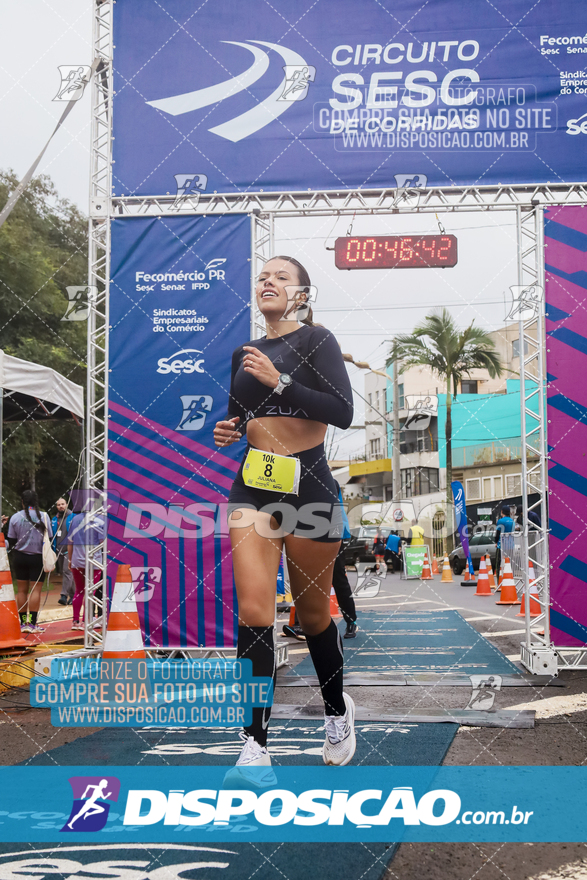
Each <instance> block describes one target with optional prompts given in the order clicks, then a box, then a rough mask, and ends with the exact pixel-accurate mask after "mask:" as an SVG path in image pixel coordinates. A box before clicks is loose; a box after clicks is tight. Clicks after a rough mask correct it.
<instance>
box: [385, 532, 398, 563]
mask: <svg viewBox="0 0 587 880" xmlns="http://www.w3.org/2000/svg"><path fill="white" fill-rule="evenodd" d="M401 544H402V539H401V538H400V536H399V535H396V534H395V532H390V533H389V538H388V539H387V543H386V544H385V550H386V551H387V553H388V554H389V557H391V562H392V564H393V570H394V571H401V566H402V563H401V558H400V548H401Z"/></svg>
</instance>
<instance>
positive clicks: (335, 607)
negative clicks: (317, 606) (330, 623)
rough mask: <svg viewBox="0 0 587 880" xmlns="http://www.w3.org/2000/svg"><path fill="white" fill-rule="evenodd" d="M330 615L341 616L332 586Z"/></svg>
mask: <svg viewBox="0 0 587 880" xmlns="http://www.w3.org/2000/svg"><path fill="white" fill-rule="evenodd" d="M330 616H331V617H342V613H341V610H340V608H339V607H338V601H337V598H336V593H335V592H334V587H330Z"/></svg>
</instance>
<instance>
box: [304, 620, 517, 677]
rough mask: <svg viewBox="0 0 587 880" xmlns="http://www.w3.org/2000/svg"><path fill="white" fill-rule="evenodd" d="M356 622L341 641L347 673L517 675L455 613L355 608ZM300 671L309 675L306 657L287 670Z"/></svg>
mask: <svg viewBox="0 0 587 880" xmlns="http://www.w3.org/2000/svg"><path fill="white" fill-rule="evenodd" d="M358 624H359V631H358V633H357V637H356V638H355V639H352V640H351V639H345V641H344V665H345V672H347V673H348V672H357V673H367V672H380V673H382V672H387V673H390V674H396V675H401V674H403V673H412V674H417V673H426V672H430V673H447V672H454V673H459V674H464V675H475V674H485V673H488V674H491V673H493V674H494V675H519V674H520V670H519V669H518V667H517V666H515V664H514V663H512V662H511V661H510V660H508V659H507V657H505V656H504V655H503V654H502V653H501V651H500V650H499V649H498V648H496V647H495V646H494V645H492V644H491V643H490V642H489V641H488V639H486V638H485V637H484V636H482V635H480V634H479V633H478V632H477V630H476V629H475V628H474V627H472V626H471V624H469V623H467V621H466V620H465V618H464V617H462V616H461V615H460V614H459V612H458V611H409V612H406V611H390V612H380V611H361V612H359V617H358ZM339 628H340V630H341V632H344V629H345V625H344V623H341V624H340V625H339ZM300 675H315V672H314V666H313V664H312V661H311V659H310V657H309V656H308V657H305V658H304V659H303V660H302V661H301V663H298V665H297V666H296V667H295V669H294V670H290V671H289V672H288V673H287V677H288V678H291V677H297V676H300Z"/></svg>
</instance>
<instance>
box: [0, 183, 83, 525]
mask: <svg viewBox="0 0 587 880" xmlns="http://www.w3.org/2000/svg"><path fill="white" fill-rule="evenodd" d="M17 183H18V180H17V178H16V177H15V175H14V174H13V173H12V172H0V208H1V207H3V206H4V204H5V203H6V201H7V199H8V196H9V194H10V193H11V192H12V190H13V189H14V187H15V186H16V184H17ZM87 259H88V257H87V219H86V218H85V217H84V216H83V215H82V214H81V213H80V211H79V210H78V208H77V207H76V206H75V205H73V204H71V203H70V202H68V201H67V200H64V199H60V198H59V196H58V194H57V192H56V189H55V186H54V185H53V183H52V181H51V180H50V178H48V177H46V176H44V175H43V176H41V177H38V178H36V179H34V180H33V181H31V183H30V185H29V187H28V188H27V191H26V192H25V193H24V194H23V196H22V197H21V198H20V200H19V201H18V202H17V204H16V206H15V208H14V209H13V211H12V213H11V215H10V217H9V219H8V220H7V221H6V223H5V224H4V226H2V228H1V229H0V349H3V350H4V351H5V352H6V354H10V355H13V356H15V357H20V358H24V359H25V360H30V361H34V362H35V363H38V364H43V365H44V366H48V367H52V368H53V369H54V370H57V371H58V372H59V373H61V374H62V375H63V376H66V377H67V378H68V379H71V380H72V381H73V382H77V383H78V384H80V385H85V368H86V365H85V359H86V322H85V321H62V320H61V319H62V318H63V316H64V315H65V313H66V310H67V304H68V298H67V293H66V290H65V288H66V287H69V286H74V285H76V286H77V285H84V284H86V283H87ZM80 451H81V434H80V427H79V426H78V425H76V424H75V423H74V422H54V421H45V422H36V423H33V422H32V421H31V420H28V421H27V420H26V419H24V417H23V422H21V423H7V424H5V425H4V444H3V459H4V466H3V480H4V483H3V499H2V509H3V512H4V513H11V512H12V511H13V510H16V509H19V508H20V494H21V492H22V491H23V490H24V489H27V488H31V487H32V486H33V485H34V486H35V488H36V489H37V492H38V493H39V498H40V502H41V505H42V506H43V507H44V508H45V509H49V508H52V507H53V506H54V503H55V501H56V499H57V498H58V497H59V496H60V495H61V494H63V492H65V491H66V490H67V489H68V488H69V487H70V486H71V485H72V483H73V482H74V479H75V476H76V473H77V470H78V460H79V455H80Z"/></svg>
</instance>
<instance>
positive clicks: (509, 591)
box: [495, 556, 520, 605]
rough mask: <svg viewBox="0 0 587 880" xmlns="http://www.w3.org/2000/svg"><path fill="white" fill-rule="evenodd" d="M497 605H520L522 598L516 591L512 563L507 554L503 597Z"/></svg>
mask: <svg viewBox="0 0 587 880" xmlns="http://www.w3.org/2000/svg"><path fill="white" fill-rule="evenodd" d="M495 604H496V605H519V604H520V600H519V599H518V594H517V592H516V584H515V582H514V575H513V572H512V565H511V562H510V561H509V559H508V557H507V556H506V561H505V564H504V567H503V578H502V580H501V599H498V600H497V602H496V603H495Z"/></svg>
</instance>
